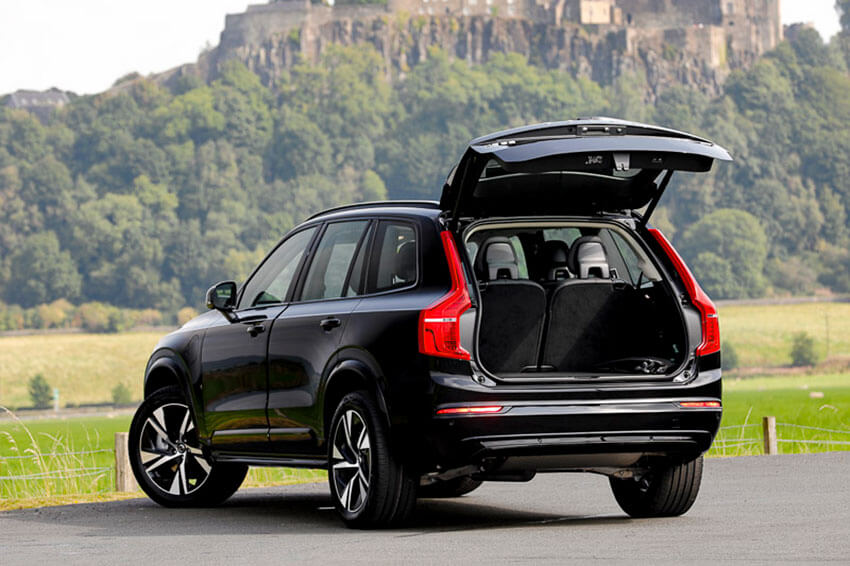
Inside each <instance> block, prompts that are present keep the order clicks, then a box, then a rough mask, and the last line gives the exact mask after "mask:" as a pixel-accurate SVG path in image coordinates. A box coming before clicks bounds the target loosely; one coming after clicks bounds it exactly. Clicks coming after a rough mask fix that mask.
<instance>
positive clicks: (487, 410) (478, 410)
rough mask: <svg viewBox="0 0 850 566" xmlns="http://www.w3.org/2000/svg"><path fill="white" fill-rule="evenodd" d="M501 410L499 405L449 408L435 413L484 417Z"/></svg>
mask: <svg viewBox="0 0 850 566" xmlns="http://www.w3.org/2000/svg"><path fill="white" fill-rule="evenodd" d="M501 410H502V407H501V406H500V405H492V406H489V407H449V408H447V409H440V410H439V411H437V414H438V415H486V414H492V413H498V412H499V411H501Z"/></svg>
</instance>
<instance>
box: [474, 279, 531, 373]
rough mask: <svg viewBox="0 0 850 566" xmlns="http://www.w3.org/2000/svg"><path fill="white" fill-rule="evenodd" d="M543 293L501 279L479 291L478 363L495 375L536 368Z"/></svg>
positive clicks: (525, 284) (521, 282) (527, 284)
mask: <svg viewBox="0 0 850 566" xmlns="http://www.w3.org/2000/svg"><path fill="white" fill-rule="evenodd" d="M545 316H546V292H545V291H544V290H543V287H541V286H540V284H538V283H535V282H534V281H527V280H519V281H515V280H510V279H501V280H497V281H491V282H490V283H487V284H486V285H485V286H484V287H483V288H482V289H481V322H480V324H479V327H478V328H479V331H478V354H479V357H480V361H481V362H482V364H483V365H484V367H486V368H487V369H488V370H489V371H491V372H493V373H495V374H499V375H502V374H512V373H520V372H522V371H524V370H525V371H535V370H536V369H537V356H538V354H539V353H540V341H541V339H542V334H543V322H544V319H545Z"/></svg>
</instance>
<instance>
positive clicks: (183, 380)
mask: <svg viewBox="0 0 850 566" xmlns="http://www.w3.org/2000/svg"><path fill="white" fill-rule="evenodd" d="M165 387H178V388H179V389H180V392H181V393H182V394H183V398H184V399H185V400H186V403H187V404H188V405H189V409H190V410H191V411H192V416H193V417H194V418H195V425H196V426H197V427H198V432H199V433H200V434H201V435H202V436H204V435H206V426H205V423H204V419H203V418H202V417H203V411H202V407H201V404H200V402H199V399H198V397H197V396H196V395H195V391H194V390H193V388H192V384H191V382H190V378H189V369H188V368H187V367H186V364H185V363H183V362H182V359H181V358H180V357H179V355H178V354H177V353H176V352H174V351H173V350H169V349H164V350H160V351H157V352H155V353H154V355H153V356H151V359H150V361H149V362H148V367H147V369H146V370H145V385H144V398H145V399H147V398H148V397H149V396H150V395H152V394H153V393H154V392H156V391H158V390H160V389H163V388H165ZM198 394H200V393H198Z"/></svg>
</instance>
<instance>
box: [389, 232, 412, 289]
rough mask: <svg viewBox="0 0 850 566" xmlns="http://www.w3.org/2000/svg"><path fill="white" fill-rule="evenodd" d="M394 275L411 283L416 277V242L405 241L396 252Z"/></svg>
mask: <svg viewBox="0 0 850 566" xmlns="http://www.w3.org/2000/svg"><path fill="white" fill-rule="evenodd" d="M393 275H394V276H395V277H396V279H398V280H399V282H400V281H404V282H405V283H410V282H412V281H413V280H415V279H416V242H405V243H403V244H402V245H400V246H399V248H398V251H397V252H396V254H395V265H393Z"/></svg>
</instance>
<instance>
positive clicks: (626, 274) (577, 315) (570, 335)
mask: <svg viewBox="0 0 850 566" xmlns="http://www.w3.org/2000/svg"><path fill="white" fill-rule="evenodd" d="M464 242H465V246H466V251H467V253H468V256H469V258H470V260H471V262H472V265H473V270H474V273H475V279H476V283H477V285H478V289H479V296H480V299H481V301H480V305H479V317H480V318H479V323H478V330H477V342H478V343H477V359H478V362H479V363H480V364H481V365H482V366H483V367H484V369H486V370H487V371H488V372H490V373H492V374H494V375H496V376H499V377H504V378H524V377H527V378H534V377H537V378H540V377H560V376H563V377H588V378H592V377H602V376H641V375H643V376H655V377H663V376H665V375H669V374H671V373H672V372H674V371H676V370H677V369H678V368H679V367H680V366H681V365H682V364H683V363H684V361H685V359H686V352H687V349H688V344H687V333H686V330H685V325H684V321H683V318H682V312H681V310H680V307H679V304H678V302H677V300H676V298H675V297H674V296H672V294H671V292H670V291H669V287H668V286H667V285H666V284H665V283H664V282H663V281H662V277H661V274H660V273H659V271H658V268H657V267H656V265H655V264H654V262H653V260H652V259H651V258H650V256H649V254H648V253H647V251H646V250H644V249H643V247H642V246H640V245H639V243H638V242H637V241H636V239H635V237H634V236H633V235H632V234H631V233H630V231H629V230H628V229H627V228H625V227H623V226H621V225H619V224H616V223H602V222H597V223H594V222H579V221H575V222H549V223H543V222H525V223H523V222H521V221H517V222H513V223H512V222H508V221H506V222H500V223H498V224H494V223H487V224H483V225H480V226H473V227H470V228H469V229H468V230H467V231H466V233H465V237H464Z"/></svg>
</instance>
